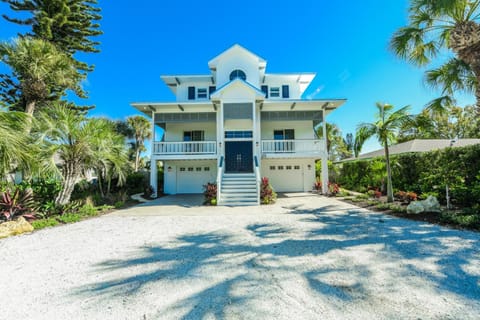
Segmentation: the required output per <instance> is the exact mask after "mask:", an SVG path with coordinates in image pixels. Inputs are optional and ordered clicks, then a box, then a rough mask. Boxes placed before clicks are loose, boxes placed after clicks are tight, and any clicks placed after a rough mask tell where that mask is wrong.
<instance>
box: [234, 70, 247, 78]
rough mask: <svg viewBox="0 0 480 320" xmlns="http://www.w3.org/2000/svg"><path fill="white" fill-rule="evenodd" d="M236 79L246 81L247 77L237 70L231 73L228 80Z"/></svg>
mask: <svg viewBox="0 0 480 320" xmlns="http://www.w3.org/2000/svg"><path fill="white" fill-rule="evenodd" d="M237 78H240V79H242V80H247V75H246V74H245V72H243V71H242V70H239V69H237V70H233V71H232V73H230V80H233V79H237Z"/></svg>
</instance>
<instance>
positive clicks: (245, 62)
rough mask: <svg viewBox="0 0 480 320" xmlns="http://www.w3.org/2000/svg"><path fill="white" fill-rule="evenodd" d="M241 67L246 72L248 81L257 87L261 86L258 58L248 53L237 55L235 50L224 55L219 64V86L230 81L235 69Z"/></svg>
mask: <svg viewBox="0 0 480 320" xmlns="http://www.w3.org/2000/svg"><path fill="white" fill-rule="evenodd" d="M236 69H240V70H242V71H243V72H245V74H246V76H247V80H246V81H247V82H249V83H251V84H252V85H254V86H255V87H259V81H260V73H259V69H258V60H256V59H254V58H253V57H251V56H249V55H247V54H241V55H235V54H234V52H231V53H230V54H227V55H225V56H224V57H222V60H221V61H219V63H218V65H217V86H218V87H221V86H223V85H224V84H226V83H227V82H229V81H230V73H231V72H232V71H233V70H236Z"/></svg>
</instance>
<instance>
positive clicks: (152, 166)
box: [150, 155, 158, 198]
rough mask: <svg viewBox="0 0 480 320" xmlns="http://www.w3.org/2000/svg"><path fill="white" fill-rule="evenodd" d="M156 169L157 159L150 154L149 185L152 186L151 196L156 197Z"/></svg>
mask: <svg viewBox="0 0 480 320" xmlns="http://www.w3.org/2000/svg"><path fill="white" fill-rule="evenodd" d="M157 176H158V171H157V159H155V158H154V157H153V155H152V158H151V159H150V185H151V186H152V187H153V193H152V198H156V197H157V195H158V179H157V178H158V177H157Z"/></svg>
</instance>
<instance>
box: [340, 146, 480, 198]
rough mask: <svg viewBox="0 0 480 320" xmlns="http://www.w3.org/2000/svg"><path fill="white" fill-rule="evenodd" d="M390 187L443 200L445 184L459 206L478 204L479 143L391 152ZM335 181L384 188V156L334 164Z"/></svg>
mask: <svg viewBox="0 0 480 320" xmlns="http://www.w3.org/2000/svg"><path fill="white" fill-rule="evenodd" d="M391 165H392V181H393V188H394V190H396V191H397V190H402V191H413V192H416V193H417V194H429V193H435V194H437V195H438V197H439V199H440V201H442V202H445V186H446V185H447V184H448V186H449V189H450V193H451V194H450V196H451V198H452V201H453V202H456V203H457V204H459V205H461V206H472V205H475V204H480V144H479V145H473V146H467V147H455V148H446V149H441V150H436V151H430V152H425V153H408V154H401V155H395V156H391ZM337 167H338V172H339V176H338V178H337V183H339V184H340V185H341V186H343V187H344V188H347V189H350V190H355V191H359V192H365V191H366V190H367V188H369V187H374V188H379V189H382V190H383V189H384V182H385V181H386V178H385V177H386V170H385V160H384V157H378V158H374V159H371V160H358V161H353V162H346V163H339V164H337Z"/></svg>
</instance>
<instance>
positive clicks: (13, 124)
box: [0, 109, 33, 178]
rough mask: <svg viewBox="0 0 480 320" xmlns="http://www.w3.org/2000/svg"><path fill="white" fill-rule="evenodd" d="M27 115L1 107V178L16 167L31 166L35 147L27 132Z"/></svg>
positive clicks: (25, 167)
mask: <svg viewBox="0 0 480 320" xmlns="http://www.w3.org/2000/svg"><path fill="white" fill-rule="evenodd" d="M26 127H27V115H25V114H24V113H22V112H13V111H12V112H6V111H2V110H1V109H0V178H4V177H5V176H6V174H7V173H9V172H11V171H12V169H14V167H15V166H16V167H21V168H23V169H28V168H31V166H32V164H33V161H32V154H33V152H31V151H33V147H32V146H31V145H30V144H29V141H28V137H27V135H26V134H25V129H26Z"/></svg>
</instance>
